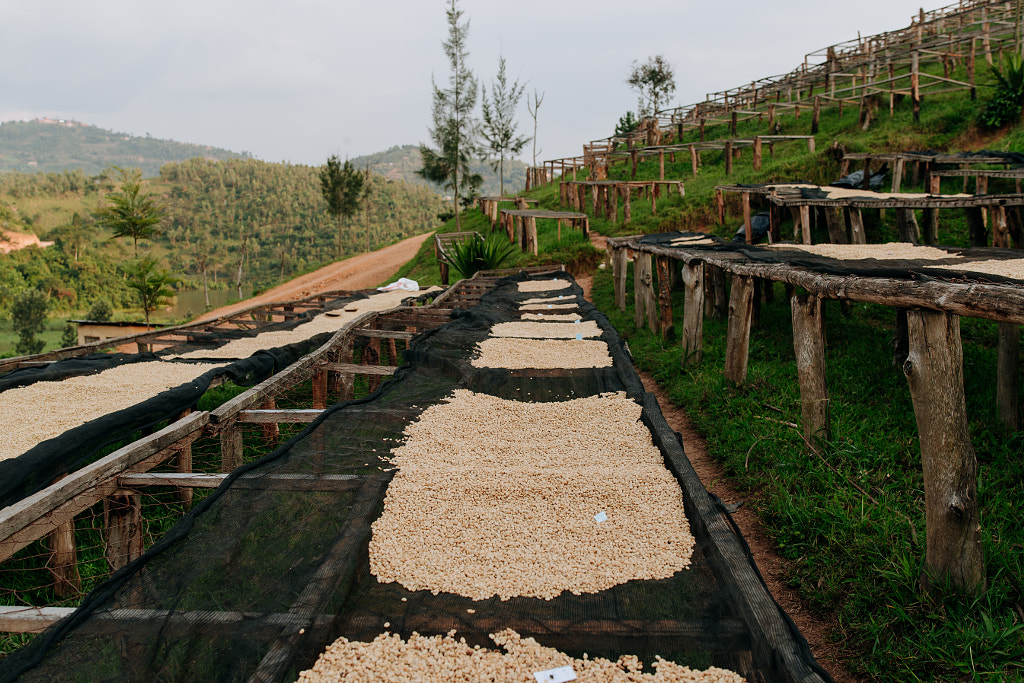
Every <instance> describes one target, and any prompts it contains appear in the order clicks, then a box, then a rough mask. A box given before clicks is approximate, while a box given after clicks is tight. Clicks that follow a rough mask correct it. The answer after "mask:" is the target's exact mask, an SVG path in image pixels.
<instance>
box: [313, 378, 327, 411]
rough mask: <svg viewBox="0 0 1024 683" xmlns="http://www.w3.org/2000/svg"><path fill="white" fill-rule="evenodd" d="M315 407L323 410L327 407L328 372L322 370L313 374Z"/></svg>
mask: <svg viewBox="0 0 1024 683" xmlns="http://www.w3.org/2000/svg"><path fill="white" fill-rule="evenodd" d="M312 394H313V407H314V408H318V409H320V410H323V409H324V408H326V407H327V371H326V370H323V369H320V370H317V371H316V372H314V373H313V391H312Z"/></svg>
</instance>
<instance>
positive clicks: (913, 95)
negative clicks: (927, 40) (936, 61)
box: [910, 50, 921, 123]
mask: <svg viewBox="0 0 1024 683" xmlns="http://www.w3.org/2000/svg"><path fill="white" fill-rule="evenodd" d="M920 60H921V56H920V53H918V51H917V50H914V52H913V53H912V54H911V61H910V99H911V102H912V103H913V107H914V123H920V122H921V74H920V71H919V70H920Z"/></svg>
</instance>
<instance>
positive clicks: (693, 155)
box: [690, 145, 697, 178]
mask: <svg viewBox="0 0 1024 683" xmlns="http://www.w3.org/2000/svg"><path fill="white" fill-rule="evenodd" d="M690 166H691V167H693V177H694V178H696V177H697V148H696V147H695V146H693V145H690Z"/></svg>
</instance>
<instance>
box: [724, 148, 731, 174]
mask: <svg viewBox="0 0 1024 683" xmlns="http://www.w3.org/2000/svg"><path fill="white" fill-rule="evenodd" d="M723 154H724V155H725V175H732V140H726V141H725V151H724V152H723Z"/></svg>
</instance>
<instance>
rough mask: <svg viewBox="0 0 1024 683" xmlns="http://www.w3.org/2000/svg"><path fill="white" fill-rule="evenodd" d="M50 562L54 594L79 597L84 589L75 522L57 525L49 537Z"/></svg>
mask: <svg viewBox="0 0 1024 683" xmlns="http://www.w3.org/2000/svg"><path fill="white" fill-rule="evenodd" d="M49 541H50V543H49V545H50V561H49V562H47V563H46V567H47V569H49V570H50V574H51V575H52V576H53V582H54V584H53V592H54V593H56V594H57V595H58V596H60V597H68V596H71V595H77V594H78V593H79V592H80V591H81V589H82V577H81V575H79V573H78V549H77V547H76V546H75V520H74V519H69V520H67V521H66V522H61V523H60V524H58V525H57V528H56V529H54V530H53V531H52V532H51V533H50V535H49Z"/></svg>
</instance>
